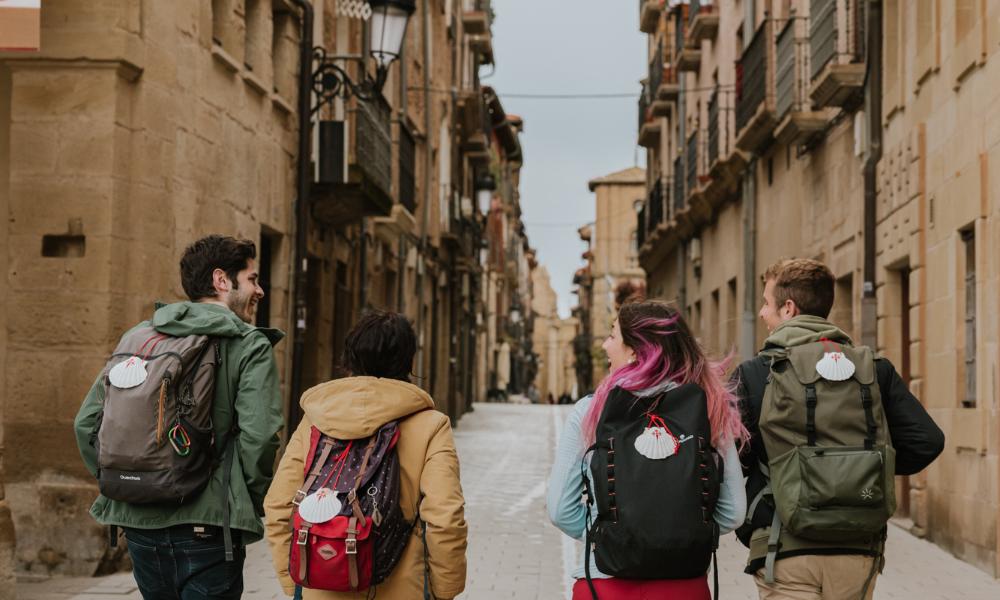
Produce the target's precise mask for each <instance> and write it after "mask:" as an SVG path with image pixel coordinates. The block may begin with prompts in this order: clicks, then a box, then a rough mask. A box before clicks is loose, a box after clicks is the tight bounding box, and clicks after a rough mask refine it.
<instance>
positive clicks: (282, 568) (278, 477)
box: [264, 419, 312, 596]
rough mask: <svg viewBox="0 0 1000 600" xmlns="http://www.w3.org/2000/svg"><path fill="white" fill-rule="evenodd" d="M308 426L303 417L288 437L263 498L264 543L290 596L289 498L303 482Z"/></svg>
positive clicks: (292, 496)
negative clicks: (269, 550) (269, 486)
mask: <svg viewBox="0 0 1000 600" xmlns="http://www.w3.org/2000/svg"><path fill="white" fill-rule="evenodd" d="M311 427H312V426H311V424H310V423H309V421H308V420H307V419H302V422H301V423H300V424H299V427H298V429H296V430H295V433H294V434H292V437H291V439H289V440H288V446H287V447H286V448H285V453H284V455H283V456H282V457H281V462H280V463H278V470H277V472H276V473H275V474H274V481H272V483H271V488H270V489H269V490H268V492H267V496H266V497H265V498H264V527H265V529H266V532H267V543H268V544H269V545H270V546H271V558H272V560H273V561H274V570H275V571H276V572H277V574H278V582H279V583H280V584H281V587H282V589H284V591H285V593H286V594H288V595H289V596H291V595H293V594H294V593H295V582H294V581H292V578H291V576H289V574H288V552H289V549H290V548H291V543H292V527H291V518H292V508H293V505H292V499H293V498H294V497H295V492H296V491H298V489H299V487H300V486H301V485H302V483H303V482H304V481H305V476H304V474H303V472H302V469H303V468H304V467H303V463H302V461H303V457H304V456H305V453H306V452H307V451H308V450H309V431H310V428H311Z"/></svg>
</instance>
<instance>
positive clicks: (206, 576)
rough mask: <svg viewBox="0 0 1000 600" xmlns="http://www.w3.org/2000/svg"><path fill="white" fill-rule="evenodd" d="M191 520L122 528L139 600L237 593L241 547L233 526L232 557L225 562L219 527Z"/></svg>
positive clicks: (222, 599)
mask: <svg viewBox="0 0 1000 600" xmlns="http://www.w3.org/2000/svg"><path fill="white" fill-rule="evenodd" d="M204 529H205V530H206V531H205V532H195V529H194V527H193V526H191V525H185V526H177V527H168V528H166V529H131V528H129V529H125V539H126V540H128V553H129V556H130V557H131V558H132V574H133V575H134V576H135V582H136V584H137V585H138V586H139V592H140V593H141V594H142V597H143V598H144V600H208V599H219V600H227V599H229V598H239V597H240V596H241V595H242V594H243V562H244V561H245V560H246V549H245V548H244V547H243V544H242V543H241V540H240V532H238V531H235V530H234V531H233V558H234V560H232V561H230V562H226V553H225V547H224V545H223V542H222V529H221V528H218V527H205V528H204Z"/></svg>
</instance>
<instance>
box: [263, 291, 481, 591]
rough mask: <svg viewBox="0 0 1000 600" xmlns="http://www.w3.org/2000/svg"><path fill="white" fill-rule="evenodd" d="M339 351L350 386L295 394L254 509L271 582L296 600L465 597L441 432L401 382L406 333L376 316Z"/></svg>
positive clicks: (415, 391)
mask: <svg viewBox="0 0 1000 600" xmlns="http://www.w3.org/2000/svg"><path fill="white" fill-rule="evenodd" d="M345 344H346V347H345V349H344V360H343V363H344V364H343V366H344V368H345V369H346V370H347V371H348V372H349V373H350V374H351V376H350V377H347V378H344V379H338V380H334V381H329V382H327V383H323V384H320V385H318V386H316V387H314V388H311V389H309V390H307V391H306V392H305V394H303V395H302V400H301V403H300V404H301V406H302V410H303V412H304V413H305V416H304V417H303V419H302V422H301V423H300V424H299V426H298V429H296V431H295V433H294V434H293V435H292V437H291V439H290V440H289V442H288V446H287V448H286V449H285V453H284V455H283V456H282V459H281V463H280V464H279V465H278V471H277V474H276V475H275V478H274V484H273V485H272V486H271V489H270V491H268V494H267V500H266V501H265V508H266V513H267V517H266V527H267V538H268V542H269V543H270V545H271V553H272V556H273V559H274V566H275V569H276V570H277V572H278V579H279V581H280V582H281V585H282V587H283V588H284V589H285V591H286V592H287V593H288V594H289V595H291V594H292V593H293V591H295V590H296V586H298V587H301V588H305V589H304V597H305V598H306V599H307V600H308V599H311V598H313V599H315V598H326V599H331V600H332V599H338V598H342V599H345V600H346V599H361V598H366V597H371V596H372V595H377V597H379V598H386V599H392V598H400V599H403V598H405V599H409V598H425V597H433V598H439V599H450V598H454V597H455V596H457V595H458V594H459V593H461V592H462V590H463V589H465V575H466V556H465V551H466V545H467V544H466V537H467V527H466V523H465V516H464V515H465V513H464V505H465V501H464V499H463V497H462V487H461V483H460V482H459V472H458V456H457V454H456V451H455V442H454V439H453V437H452V431H451V423H450V421H449V419H448V417H447V416H446V415H444V414H442V413H441V412H438V411H436V410H434V400H432V399H431V397H430V396H429V395H428V394H427V393H426V392H425V391H423V390H422V389H420V388H419V387H417V386H415V385H413V384H411V383H410V382H409V374H410V372H411V369H412V367H413V357H414V354H415V353H416V348H417V338H416V335H415V334H414V332H413V328H412V326H411V325H410V323H409V321H408V320H407V319H406V318H405V317H403V316H402V315H399V314H396V313H391V312H380V311H375V312H371V313H369V314H367V315H366V316H364V317H362V318H361V320H360V321H359V322H358V323H357V324H356V325H355V326H354V328H353V329H352V330H351V332H350V333H348V335H347V339H346V342H345ZM373 588H374V589H373ZM425 592H426V594H431V595H430V596H427V595H426V594H425Z"/></svg>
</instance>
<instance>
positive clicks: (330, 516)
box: [288, 421, 414, 592]
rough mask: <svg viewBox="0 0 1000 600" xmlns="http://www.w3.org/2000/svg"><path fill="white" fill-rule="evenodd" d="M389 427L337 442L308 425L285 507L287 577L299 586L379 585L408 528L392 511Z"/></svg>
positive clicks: (394, 469) (394, 476)
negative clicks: (299, 479)
mask: <svg viewBox="0 0 1000 600" xmlns="http://www.w3.org/2000/svg"><path fill="white" fill-rule="evenodd" d="M398 441H399V430H398V428H397V427H396V422H395V421H393V422H390V423H386V424H385V425H383V426H382V427H380V428H379V429H378V431H376V432H375V433H374V434H373V435H372V436H371V437H369V438H366V439H360V440H337V439H334V438H331V437H329V436H327V435H325V434H323V433H322V432H321V431H320V430H318V429H316V428H315V427H313V428H312V431H311V434H310V442H309V453H308V454H307V455H306V459H305V461H304V462H305V481H304V483H303V485H302V489H300V490H299V491H297V492H296V493H295V498H294V499H293V500H292V504H294V505H295V509H294V512H293V513H292V545H291V550H290V552H289V559H288V572H289V574H290V575H291V577H292V579H293V580H294V581H295V583H297V584H299V585H301V586H302V587H305V588H310V589H319V590H329V591H335V592H351V591H358V590H364V589H368V588H370V587H372V586H375V585H378V584H379V583H382V582H383V581H385V579H386V578H387V577H388V576H389V573H390V572H391V571H392V569H393V567H395V566H396V563H398V562H399V559H400V557H401V556H402V554H403V550H404V549H405V548H406V544H407V542H408V541H409V538H410V533H411V532H412V530H413V525H414V524H413V523H407V522H406V520H405V519H404V518H403V513H402V511H401V510H400V508H399V457H398V456H397V455H396V442H398Z"/></svg>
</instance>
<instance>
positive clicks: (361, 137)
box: [312, 96, 393, 225]
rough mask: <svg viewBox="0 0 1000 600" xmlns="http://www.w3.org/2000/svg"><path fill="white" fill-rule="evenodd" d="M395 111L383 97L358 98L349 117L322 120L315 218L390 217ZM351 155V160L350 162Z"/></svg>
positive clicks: (332, 222)
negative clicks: (350, 123)
mask: <svg viewBox="0 0 1000 600" xmlns="http://www.w3.org/2000/svg"><path fill="white" fill-rule="evenodd" d="M390 113H391V110H390V108H389V105H388V103H386V101H385V99H384V98H382V97H381V96H379V97H378V98H376V99H375V100H372V101H371V102H361V101H355V103H354V105H353V107H352V108H350V109H349V110H348V115H349V117H350V116H352V117H353V119H352V121H353V127H351V128H347V127H346V123H345V121H320V124H319V146H320V148H319V179H318V180H317V182H316V184H315V185H314V186H313V193H312V203H313V215H314V216H315V218H316V219H317V220H318V221H319V222H321V223H324V224H327V225H343V224H346V223H351V222H355V221H357V220H359V219H361V218H362V217H367V216H388V215H389V214H390V212H391V210H392V206H393V202H392V196H391V195H390V194H391V191H390V190H391V185H392V138H391V137H390V124H389V118H390ZM345 159H346V160H345Z"/></svg>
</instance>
